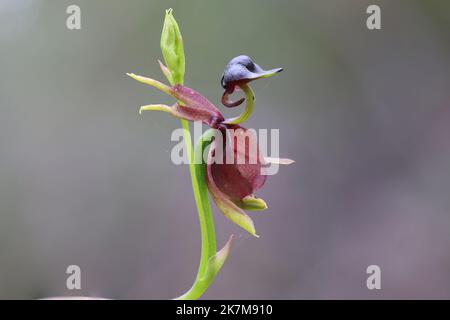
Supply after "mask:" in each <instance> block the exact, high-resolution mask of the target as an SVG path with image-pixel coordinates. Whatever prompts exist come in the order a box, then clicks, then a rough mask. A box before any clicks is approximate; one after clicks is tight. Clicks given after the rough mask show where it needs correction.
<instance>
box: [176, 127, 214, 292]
mask: <svg viewBox="0 0 450 320" xmlns="http://www.w3.org/2000/svg"><path fill="white" fill-rule="evenodd" d="M181 122H182V125H183V129H184V134H185V142H186V146H187V149H188V158H189V170H190V172H191V179H192V187H193V190H194V197H195V202H196V204H197V211H198V218H199V221H200V231H201V238H202V248H201V258H200V265H199V268H198V272H197V277H196V279H195V282H194V284H193V285H192V287H191V289H190V290H189V291H188V292H186V293H185V294H183V295H181V296H180V297H178V298H177V299H178V300H194V299H198V298H200V297H201V296H202V294H203V293H204V292H205V291H206V289H208V287H209V286H210V284H211V283H212V281H213V280H214V278H215V274H210V273H211V272H208V270H207V266H208V261H210V259H211V258H212V257H214V256H215V255H216V233H215V229H214V218H213V215H212V212H211V206H210V204H209V199H208V189H207V186H206V174H205V173H206V163H205V162H204V161H203V150H204V149H205V148H206V147H207V146H208V145H209V144H210V143H211V138H212V136H213V135H214V130H212V129H209V130H208V131H206V132H205V133H204V134H203V135H202V137H201V138H200V139H199V141H198V142H197V146H196V148H195V154H194V153H193V148H192V140H191V135H190V131H189V124H188V123H187V121H186V120H181Z"/></svg>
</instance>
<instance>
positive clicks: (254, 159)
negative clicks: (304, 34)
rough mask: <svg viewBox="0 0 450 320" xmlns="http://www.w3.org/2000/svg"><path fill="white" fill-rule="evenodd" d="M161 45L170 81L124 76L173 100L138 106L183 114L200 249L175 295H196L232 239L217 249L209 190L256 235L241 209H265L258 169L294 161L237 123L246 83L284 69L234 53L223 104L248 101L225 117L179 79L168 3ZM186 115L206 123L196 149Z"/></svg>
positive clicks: (176, 36)
mask: <svg viewBox="0 0 450 320" xmlns="http://www.w3.org/2000/svg"><path fill="white" fill-rule="evenodd" d="M161 50H162V53H163V56H164V60H165V63H166V65H167V66H166V65H164V64H163V63H162V62H161V61H159V65H160V68H161V70H162V72H163V74H164V75H165V77H166V78H167V79H168V81H169V83H170V85H166V84H164V83H162V82H160V81H157V80H154V79H151V78H147V77H143V76H138V75H135V74H133V73H129V74H128V76H130V77H131V78H133V79H135V80H137V81H139V82H141V83H144V84H147V85H150V86H152V87H155V88H157V89H159V90H160V91H162V92H164V93H166V94H167V95H170V96H171V97H173V98H174V99H175V100H176V101H175V102H174V103H173V105H171V106H168V105H164V104H151V105H146V106H143V107H141V108H140V110H139V112H140V113H142V112H143V111H162V112H167V113H169V114H171V115H172V116H174V117H176V118H179V119H181V124H182V127H183V129H184V140H185V145H186V147H187V153H188V158H189V169H190V173H191V178H192V187H193V191H194V197H195V201H196V204H197V211H198V216H199V221H200V231H201V236H202V248H201V249H202V250H201V259H200V265H199V270H198V273H197V278H196V280H195V282H194V284H193V286H192V287H191V289H190V290H189V291H187V292H186V293H185V294H183V295H182V296H180V297H179V298H178V299H197V298H199V297H200V296H201V295H202V294H203V293H204V292H205V291H206V289H207V288H208V287H209V286H210V284H211V283H212V282H213V280H214V278H215V276H216V274H217V273H218V272H219V271H220V269H221V268H222V266H223V264H224V262H225V260H226V258H227V257H228V255H229V252H230V245H231V239H232V237H230V240H229V241H228V243H227V244H226V245H225V247H224V248H223V249H222V250H219V251H218V252H216V238H215V230H214V229H215V228H214V220H213V216H212V212H211V208H210V205H209V199H208V193H209V194H210V195H211V198H212V199H213V200H214V202H215V203H216V205H217V207H218V208H219V209H220V210H221V212H222V213H223V214H224V215H225V216H226V217H227V218H229V219H230V220H231V221H232V222H234V223H236V224H237V225H239V226H240V227H242V228H243V229H245V230H246V231H248V232H249V233H250V234H252V235H254V236H257V235H256V231H255V227H254V224H253V221H252V219H251V218H250V217H249V216H248V215H247V214H246V213H245V211H246V210H247V211H257V210H264V209H267V205H266V202H265V201H264V200H262V199H259V198H257V197H256V196H255V195H254V193H255V192H256V191H257V190H259V189H260V188H261V187H262V186H263V185H264V183H265V181H266V178H267V176H266V175H264V174H263V170H262V169H263V168H264V167H265V166H267V165H268V164H269V163H271V162H275V163H277V164H290V163H292V162H293V161H292V160H289V159H274V158H265V157H264V155H263V154H262V152H261V151H260V149H259V146H258V143H257V139H256V135H255V134H254V133H253V131H252V130H251V129H246V128H243V127H242V126H240V124H241V123H242V122H244V121H245V120H247V119H248V118H249V117H250V115H251V113H252V111H253V108H254V102H255V95H254V93H253V91H252V89H251V88H250V86H249V85H248V84H249V82H251V81H253V80H256V79H260V78H266V77H270V76H272V75H274V74H277V73H278V72H280V71H281V70H282V69H281V68H278V69H272V70H269V71H264V70H263V69H262V68H261V67H260V66H258V65H257V64H256V63H254V62H253V61H252V59H250V58H249V57H248V56H238V57H236V58H234V59H232V60H231V61H230V62H229V63H228V64H227V66H226V68H225V71H224V72H223V75H222V80H221V85H222V87H223V88H224V89H225V92H224V94H223V96H222V104H224V105H225V106H226V107H236V106H239V105H240V104H242V103H243V102H244V101H246V102H247V103H246V106H245V109H244V111H243V113H242V114H241V115H240V116H238V117H236V118H231V119H225V117H224V116H223V114H222V113H221V112H220V111H219V109H218V108H217V107H216V106H215V105H214V104H213V103H211V102H210V101H209V100H208V99H206V98H205V97H204V96H203V95H201V94H200V93H198V92H197V91H195V90H193V89H191V88H189V87H187V86H184V84H183V83H184V74H185V57H184V49H183V40H182V37H181V33H180V30H179V26H178V24H177V22H176V21H175V19H174V17H173V14H172V9H169V10H167V11H166V18H165V21H164V27H163V33H162V36H161ZM236 88H239V89H241V90H242V91H243V92H244V93H245V97H244V98H241V99H240V100H238V101H235V102H233V101H231V100H230V95H231V94H233V93H234V91H235V90H236ZM188 121H195V122H201V123H203V124H205V125H207V126H209V127H210V129H209V130H207V131H206V132H205V133H204V134H203V135H202V137H201V138H200V139H199V141H198V143H197V145H196V148H195V149H194V148H193V146H192V141H191V136H190V129H189V124H188ZM208 147H209V149H207V148H208ZM205 154H206V158H207V159H206V161H205V159H204V155H205ZM230 159H231V160H230Z"/></svg>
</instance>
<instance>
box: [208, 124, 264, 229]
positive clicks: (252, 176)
mask: <svg viewBox="0 0 450 320" xmlns="http://www.w3.org/2000/svg"><path fill="white" fill-rule="evenodd" d="M230 129H231V130H230ZM221 133H222V136H223V139H222V141H223V142H224V145H223V146H221V145H219V144H218V143H216V142H215V141H213V143H212V144H211V147H210V150H209V153H208V161H207V169H206V170H207V175H206V180H207V185H208V189H209V192H210V194H211V196H212V198H213V200H214V202H215V203H216V205H217V206H218V207H219V209H220V210H221V211H222V213H223V214H224V215H225V216H226V217H227V218H229V219H230V220H231V221H233V222H234V223H236V224H238V225H239V226H241V227H242V228H244V229H245V230H247V231H248V232H249V233H251V234H252V235H255V236H256V233H255V227H254V225H253V221H252V219H251V218H250V217H249V216H248V215H247V214H246V213H245V212H244V211H243V210H264V209H267V205H266V203H265V202H264V200H262V199H258V198H256V197H255V196H254V195H253V193H254V192H255V191H257V190H258V189H260V188H261V187H262V186H263V185H264V183H265V181H266V176H265V175H262V174H261V168H262V166H263V165H264V164H265V161H264V158H263V157H262V156H261V154H260V151H259V148H258V145H257V140H256V136H255V135H254V134H252V133H251V132H249V130H247V129H244V128H242V127H239V126H237V125H236V126H228V129H227V130H225V129H222V130H221ZM253 143H254V144H253ZM252 145H253V146H255V147H254V148H253V147H252ZM219 148H221V149H219ZM230 153H231V154H232V157H231V159H232V161H233V162H232V163H229V158H230ZM218 159H219V160H221V161H217V160H218ZM227 160H228V162H227Z"/></svg>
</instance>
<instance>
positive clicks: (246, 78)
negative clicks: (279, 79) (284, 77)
mask: <svg viewBox="0 0 450 320" xmlns="http://www.w3.org/2000/svg"><path fill="white" fill-rule="evenodd" d="M281 71H283V69H282V68H276V69H272V70H267V71H266V70H263V69H262V68H261V67H260V66H259V65H257V64H256V63H254V62H253V60H252V59H251V58H250V57H248V56H244V55H241V56H238V57H236V58H233V59H232V60H231V61H230V62H229V63H228V64H227V66H226V67H225V71H224V72H223V75H222V80H221V85H222V87H223V88H224V89H225V92H224V94H223V96H222V104H223V105H225V106H227V107H236V106H238V105H240V104H241V103H242V102H244V101H245V99H244V98H242V99H240V100H238V101H236V102H232V101H229V100H228V95H230V94H232V93H233V92H234V90H235V88H236V86H239V85H240V84H244V83H248V82H250V81H253V80H256V79H260V78H267V77H270V76H273V75H275V74H277V73H278V72H281Z"/></svg>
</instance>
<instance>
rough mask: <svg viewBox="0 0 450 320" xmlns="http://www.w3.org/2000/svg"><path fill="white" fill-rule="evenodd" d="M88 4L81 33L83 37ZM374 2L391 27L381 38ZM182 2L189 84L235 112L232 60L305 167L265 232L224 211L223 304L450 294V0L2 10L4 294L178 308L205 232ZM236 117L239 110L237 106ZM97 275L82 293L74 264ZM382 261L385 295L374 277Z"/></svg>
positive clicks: (33, 0)
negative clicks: (177, 93) (229, 97)
mask: <svg viewBox="0 0 450 320" xmlns="http://www.w3.org/2000/svg"><path fill="white" fill-rule="evenodd" d="M70 4H78V5H80V6H81V10H82V30H80V31H69V30H67V29H66V18H67V15H66V13H65V11H66V8H67V6H68V5H70ZM369 4H379V5H380V6H381V8H382V30H381V31H369V30H367V28H366V27H365V20H366V17H367V15H366V13H365V10H366V8H367V6H368V5H369ZM169 7H173V8H174V10H175V11H174V12H175V16H176V18H177V20H178V21H179V23H180V27H181V30H182V33H183V37H184V41H185V50H186V56H187V74H186V83H187V85H188V86H190V87H192V88H195V89H196V90H198V91H200V92H202V93H203V94H204V95H205V96H206V97H208V98H209V99H210V100H211V101H213V102H214V103H217V104H218V105H219V98H220V96H221V94H222V90H221V88H220V86H219V80H220V75H221V73H222V71H223V68H224V66H225V64H226V63H227V62H228V60H229V59H231V58H232V57H234V56H236V55H238V54H248V55H250V56H252V57H253V59H254V60H255V61H256V62H257V63H258V64H260V65H262V66H263V67H266V68H272V67H284V68H285V71H284V72H283V73H282V74H280V75H279V76H277V77H275V78H273V79H270V80H265V81H259V82H258V83H255V86H254V87H255V91H256V95H257V105H256V111H255V113H254V115H253V117H252V118H251V120H250V121H249V122H248V124H247V126H249V127H254V128H279V129H280V135H281V154H282V156H285V157H290V158H293V159H295V160H296V164H295V165H293V166H290V167H287V168H282V170H281V171H280V173H279V174H278V175H277V176H274V177H270V178H269V180H268V181H267V183H266V185H265V187H264V188H263V189H262V190H261V191H260V192H259V193H258V195H259V196H261V197H262V198H264V199H265V200H266V201H267V202H268V204H269V207H270V209H269V210H267V211H265V212H260V213H252V216H253V217H254V220H255V224H256V227H257V231H258V233H259V234H260V235H261V238H260V239H254V238H251V237H250V236H248V235H247V234H246V233H245V232H243V231H241V230H240V229H238V228H237V227H235V226H234V225H232V224H231V223H230V222H229V221H228V220H226V219H225V218H224V217H223V216H222V215H221V214H220V213H219V212H218V211H217V210H216V209H214V210H215V213H216V214H215V219H216V228H217V233H218V244H219V246H221V245H222V244H224V243H225V241H226V239H227V238H228V236H229V235H230V234H231V233H234V234H236V236H237V237H236V242H235V243H234V245H233V248H232V254H231V256H230V258H229V260H228V261H227V262H226V265H225V266H224V269H223V270H222V272H221V273H220V274H219V276H218V278H217V280H216V282H215V283H214V284H213V286H212V287H211V288H210V290H209V291H208V292H207V294H206V295H205V296H204V297H205V298H212V299H227V298H230V299H231V298H233V299H304V298H308V299H328V298H339V299H345V298H363V299H377V298H450V272H449V267H450V251H449V247H450V197H449V188H450V170H449V163H450V145H449V139H450V125H449V123H450V106H449V103H450V90H449V89H448V88H449V86H450V59H449V57H450V55H449V53H450V40H449V39H450V32H449V30H450V29H449V26H450V2H448V1H444V0H442V1H437V0H436V1H425V0H422V1H420V0H404V1H401V0H396V1H355V0H340V1H325V0H322V1H317V0H304V1H256V0H255V1H237V0H228V1H220V2H219V1H206V0H204V1H144V0H132V1H126V2H125V1H119V0H95V1H92V0H91V1H87V0H73V1H55V0H45V1H43V0H0V25H1V27H0V70H1V77H0V152H1V153H0V298H3V299H10V298H20V299H28V298H41V297H46V296H60V295H99V296H104V297H109V298H122V299H133V298H140V299H147V298H148V299H153V298H155V299H156V298H161V299H166V298H173V297H175V296H177V295H179V294H181V293H182V292H184V291H185V290H187V289H188V288H189V287H190V285H191V284H192V282H193V279H194V276H195V273H196V270H197V264H198V260H199V254H200V252H199V250H200V236H199V227H198V220H197V216H196V211H195V206H194V201H193V195H192V191H191V187H190V180H189V175H188V168H187V167H186V166H180V167H178V166H174V165H173V164H172V162H171V161H170V150H171V147H172V146H173V145H174V144H173V143H171V142H170V134H171V132H172V130H173V129H174V128H176V127H178V125H179V122H178V121H177V120H176V119H173V118H171V117H169V116H168V115H166V114H160V113H147V114H144V115H143V116H139V115H138V112H137V110H138V107H139V106H140V105H143V104H149V103H158V102H164V103H169V102H170V101H171V100H170V99H168V98H167V97H165V96H163V95H161V94H160V93H158V92H157V91H156V90H153V89H151V88H148V87H145V86H143V85H140V84H138V83H136V82H134V81H133V80H131V79H129V78H127V77H126V76H125V73H126V72H134V73H138V74H143V75H148V76H152V77H155V78H157V79H160V80H163V76H162V75H161V73H160V71H159V69H158V65H157V63H156V59H158V58H161V53H160V49H159V37H160V32H161V28H162V21H163V16H164V9H166V8H169ZM222 110H223V112H224V113H225V114H226V115H227V116H231V115H235V114H236V113H237V112H238V111H237V110H224V108H222ZM70 264H77V265H79V266H80V267H81V269H82V290H81V291H79V292H76V291H68V290H67V289H66V287H65V281H66V274H65V269H66V267H67V266H68V265H70ZM370 264H377V265H380V266H381V268H382V290H380V291H369V290H367V288H366V286H365V281H366V277H367V275H366V274H365V270H366V267H367V266H368V265H370Z"/></svg>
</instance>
